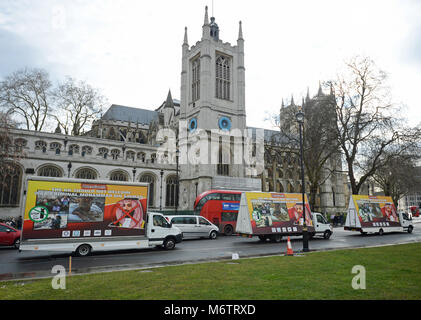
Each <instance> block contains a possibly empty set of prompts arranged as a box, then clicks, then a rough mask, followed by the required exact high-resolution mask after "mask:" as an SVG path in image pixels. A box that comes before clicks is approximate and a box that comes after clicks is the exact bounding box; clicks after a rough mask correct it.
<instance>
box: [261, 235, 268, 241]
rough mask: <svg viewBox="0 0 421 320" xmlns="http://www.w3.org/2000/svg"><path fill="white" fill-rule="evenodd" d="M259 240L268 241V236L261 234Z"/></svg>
mask: <svg viewBox="0 0 421 320" xmlns="http://www.w3.org/2000/svg"><path fill="white" fill-rule="evenodd" d="M259 240H260V241H262V242H266V240H267V237H266V236H259Z"/></svg>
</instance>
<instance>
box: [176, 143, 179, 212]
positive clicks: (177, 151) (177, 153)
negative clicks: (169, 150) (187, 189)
mask: <svg viewBox="0 0 421 320" xmlns="http://www.w3.org/2000/svg"><path fill="white" fill-rule="evenodd" d="M179 154H180V151H179V150H178V148H177V150H176V151H175V164H176V171H177V185H176V188H175V193H176V194H175V214H177V213H178V194H179V189H180V183H179V182H178V179H179V177H178V156H179Z"/></svg>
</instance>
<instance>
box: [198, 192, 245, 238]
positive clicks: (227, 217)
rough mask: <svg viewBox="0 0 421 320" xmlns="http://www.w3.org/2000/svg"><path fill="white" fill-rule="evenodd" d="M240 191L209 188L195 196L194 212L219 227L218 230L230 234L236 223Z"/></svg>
mask: <svg viewBox="0 0 421 320" xmlns="http://www.w3.org/2000/svg"><path fill="white" fill-rule="evenodd" d="M240 199H241V191H231V190H209V191H206V192H203V193H201V194H200V195H198V196H197V198H196V200H195V202H194V212H195V213H196V214H198V215H201V216H202V217H204V218H206V219H208V220H209V221H211V222H212V223H213V224H215V225H216V226H218V227H219V232H221V233H224V234H225V235H232V234H233V233H234V230H235V226H236V224H237V215H238V210H239V209H240Z"/></svg>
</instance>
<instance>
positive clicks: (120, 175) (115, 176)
mask: <svg viewBox="0 0 421 320" xmlns="http://www.w3.org/2000/svg"><path fill="white" fill-rule="evenodd" d="M110 180H113V181H128V180H129V178H128V176H127V174H126V173H125V172H124V171H120V170H119V171H114V172H112V173H111V175H110Z"/></svg>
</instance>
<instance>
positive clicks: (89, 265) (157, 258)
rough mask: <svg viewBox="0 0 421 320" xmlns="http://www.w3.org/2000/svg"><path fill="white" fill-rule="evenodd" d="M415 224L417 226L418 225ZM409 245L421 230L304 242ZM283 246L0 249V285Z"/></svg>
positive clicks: (192, 243)
mask: <svg viewBox="0 0 421 320" xmlns="http://www.w3.org/2000/svg"><path fill="white" fill-rule="evenodd" d="M416 223H417V224H418V223H421V219H419V221H418V220H417V222H416ZM414 242H421V226H420V227H415V228H414V231H413V233H411V234H409V233H407V232H394V233H385V234H384V235H383V236H379V235H376V234H372V235H371V234H369V235H365V236H362V235H361V234H360V233H359V232H352V231H344V230H343V228H342V227H335V228H334V233H333V235H332V237H331V238H330V239H329V240H325V239H323V238H321V237H315V238H314V239H312V240H311V241H310V242H309V247H310V251H325V250H338V249H350V248H364V247H375V246H385V245H395V244H404V243H414ZM291 244H292V248H293V250H294V253H300V252H301V251H302V237H291ZM286 246H287V240H286V238H283V240H282V241H281V242H280V243H270V242H267V243H263V242H261V241H259V240H258V239H257V238H244V237H239V236H231V237H225V236H219V237H218V238H217V239H216V240H209V239H197V240H185V241H183V242H181V243H179V244H177V246H176V248H175V249H174V250H171V251H166V250H162V249H159V248H152V249H140V250H122V251H109V252H100V253H93V254H92V255H91V256H88V257H71V258H70V256H69V254H64V253H53V252H46V251H44V252H31V251H24V252H21V253H19V252H18V251H17V250H14V249H11V248H5V247H3V248H0V261H1V262H0V281H1V280H18V279H19V280H20V279H30V278H32V279H33V278H46V277H52V276H54V275H55V274H52V273H51V270H52V268H53V267H54V266H55V265H62V266H63V267H65V269H66V270H67V272H69V270H70V261H71V263H72V265H71V266H72V268H71V270H72V275H76V274H86V273H97V272H112V271H120V270H134V269H150V268H155V267H162V266H168V265H180V264H191V263H203V262H211V261H221V260H222V261H223V260H232V255H233V254H238V256H239V258H253V257H262V256H273V255H283V254H285V253H286Z"/></svg>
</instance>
